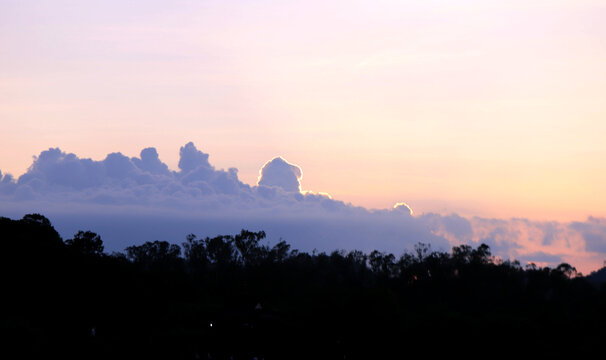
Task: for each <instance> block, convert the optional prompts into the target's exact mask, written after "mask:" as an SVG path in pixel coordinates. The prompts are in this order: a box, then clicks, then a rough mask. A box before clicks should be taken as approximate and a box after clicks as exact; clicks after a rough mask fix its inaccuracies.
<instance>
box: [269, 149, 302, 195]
mask: <svg viewBox="0 0 606 360" xmlns="http://www.w3.org/2000/svg"><path fill="white" fill-rule="evenodd" d="M302 178H303V172H302V171H301V168H300V167H298V166H297V165H293V164H291V163H289V162H288V161H286V160H284V159H283V158H282V157H280V156H278V157H276V158H273V159H272V160H271V161H268V162H267V163H265V165H263V168H261V171H260V172H259V182H258V185H260V186H275V187H279V188H281V189H282V190H284V191H287V192H301V179H302Z"/></svg>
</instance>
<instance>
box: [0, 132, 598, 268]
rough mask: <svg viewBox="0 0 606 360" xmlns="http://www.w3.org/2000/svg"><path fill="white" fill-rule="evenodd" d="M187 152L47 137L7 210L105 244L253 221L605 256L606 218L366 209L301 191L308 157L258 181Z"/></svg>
mask: <svg viewBox="0 0 606 360" xmlns="http://www.w3.org/2000/svg"><path fill="white" fill-rule="evenodd" d="M179 153H180V160H179V164H178V170H177V171H172V170H170V169H169V168H168V166H167V165H166V164H165V163H163V162H162V161H161V159H160V157H159V155H158V152H157V151H156V149H155V148H153V147H149V148H146V149H143V150H142V151H141V153H140V155H139V157H132V158H129V157H127V156H125V155H123V154H121V153H119V152H115V153H111V154H109V155H107V157H106V158H105V159H103V160H101V161H95V160H92V159H86V158H79V157H78V156H77V155H75V154H71V153H66V152H63V151H61V150H60V149H59V148H51V149H48V150H46V151H43V152H41V153H40V155H38V156H37V157H34V161H33V163H32V164H31V166H30V167H29V169H28V170H27V172H26V173H25V174H23V175H21V176H20V177H19V178H18V179H14V178H13V177H12V176H11V175H10V174H3V173H1V172H0V212H1V213H0V215H3V216H13V217H20V216H23V214H25V213H31V212H40V213H43V214H45V215H47V216H49V217H50V218H51V219H52V220H53V222H54V223H55V224H56V226H57V228H58V229H59V230H60V231H63V232H62V234H63V235H64V236H71V235H73V233H75V232H76V231H77V230H81V229H82V228H87V229H93V230H94V231H97V232H99V233H101V234H102V236H103V238H104V241H105V242H106V248H108V250H122V249H123V248H124V246H126V245H131V244H132V243H133V242H137V241H139V242H143V241H147V240H155V239H160V240H171V241H174V242H180V241H181V240H182V237H183V235H184V233H189V232H198V234H200V235H204V236H206V235H208V236H212V235H216V234H219V233H231V232H235V231H239V230H240V229H241V228H249V229H252V230H265V231H266V232H267V233H268V235H269V237H270V238H271V237H273V238H275V239H279V238H283V239H285V240H287V241H289V242H291V243H292V244H293V246H294V247H296V248H299V249H302V250H313V249H314V248H315V249H318V250H323V251H331V250H334V249H337V248H345V249H353V248H357V249H361V250H367V251H370V250H373V249H378V250H381V251H390V252H394V253H396V254H399V253H401V252H402V251H404V250H406V249H412V247H413V245H414V244H416V243H418V242H424V243H430V244H431V245H432V247H433V248H434V249H440V250H444V251H447V250H449V249H450V248H451V247H452V246H454V245H460V244H463V243H465V244H470V245H476V246H477V245H479V244H480V243H486V244H488V245H489V246H490V247H491V249H492V251H493V254H496V255H498V256H500V257H501V258H503V259H507V258H511V259H514V258H515V259H519V260H520V261H522V262H535V263H537V264H539V263H546V264H549V265H556V264H555V263H556V262H560V261H567V262H569V263H571V264H574V265H575V266H576V267H577V268H581V269H582V266H579V265H578V264H579V263H583V264H589V265H587V266H588V267H589V266H593V267H594V268H597V267H598V266H599V265H601V264H602V261H603V257H606V255H605V254H606V219H598V218H589V219H588V220H587V221H585V222H574V223H570V224H567V223H559V222H534V221H529V220H527V219H507V220H504V219H485V218H479V217H475V218H464V217H461V216H459V215H457V214H450V215H441V214H434V213H427V214H420V215H414V214H413V211H412V208H411V207H410V206H408V205H407V204H406V203H403V202H401V203H397V204H396V205H395V206H394V208H393V209H385V210H368V209H365V208H362V207H356V206H353V205H351V204H347V203H344V202H342V201H339V200H335V199H332V198H331V197H330V196H328V195H327V194H325V193H314V192H311V191H305V192H302V191H301V188H302V174H303V172H302V170H301V168H300V167H299V166H297V165H294V164H291V163H289V162H288V161H286V160H285V159H283V158H281V157H276V158H274V159H271V160H270V161H268V162H267V163H265V165H264V166H263V167H262V169H261V170H260V172H259V180H258V183H257V184H256V185H253V186H250V185H248V184H245V183H243V182H241V181H240V180H239V178H238V171H237V169H235V168H230V169H227V170H224V169H216V168H215V167H214V166H213V165H212V164H211V163H210V161H209V155H208V154H206V153H204V152H202V151H200V150H198V149H197V148H196V146H195V145H194V144H193V143H191V142H190V143H188V144H186V145H184V146H183V147H181V149H180V152H179ZM585 271H587V270H585Z"/></svg>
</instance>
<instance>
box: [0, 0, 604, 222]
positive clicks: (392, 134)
mask: <svg viewBox="0 0 606 360" xmlns="http://www.w3.org/2000/svg"><path fill="white" fill-rule="evenodd" d="M605 18H606V4H605V3H604V2H603V1H583V0H574V1H558V0H549V1H529V0H525V1H507V2H504V1H489V0H481V1H479V0H478V1H470V0H459V1H445V0H443V1H402V0H399V1H381V0H373V1H351V0H350V1H326V0H323V1H225V0H223V1H149V0H147V1H128V2H125V1H113V0H111V1H110V0H104V1H86V2H83V1H63V0H54V1H24V0H18V1H7V0H0V125H1V130H0V170H2V172H3V173H7V172H9V173H12V174H13V175H15V176H18V175H21V174H22V173H24V172H25V171H26V169H27V167H28V166H29V165H30V164H31V157H32V156H33V155H36V154H39V153H40V151H41V150H43V149H47V148H49V147H56V146H59V147H61V149H62V150H64V151H67V152H74V153H77V154H78V155H79V156H80V157H90V158H93V159H96V160H101V159H103V158H105V156H106V155H107V154H108V153H111V152H114V151H121V152H123V153H124V154H126V155H128V156H135V155H137V154H138V153H139V151H140V150H141V149H142V148H144V147H147V146H154V147H156V148H157V149H158V152H159V154H160V158H161V159H162V160H163V161H165V162H166V163H167V164H168V165H169V166H170V167H171V168H173V169H176V168H177V162H178V160H179V158H178V156H179V154H178V151H177V149H178V148H179V146H181V145H183V144H184V143H186V142H188V141H194V142H195V143H196V144H197V145H198V146H199V147H200V149H202V150H204V152H207V153H210V154H211V161H212V163H213V164H214V165H215V166H217V167H218V168H228V167H236V168H238V169H239V170H240V172H239V177H240V179H242V180H243V181H244V182H246V183H249V184H254V183H256V181H257V176H258V171H259V168H260V167H261V166H262V165H263V164H264V163H265V162H266V161H267V160H269V159H271V158H273V157H274V156H277V155H282V156H283V157H284V158H285V159H287V160H288V161H290V162H292V163H294V164H297V165H299V166H301V168H302V169H303V171H304V174H303V179H304V181H303V184H304V190H314V191H324V192H328V193H330V194H331V195H332V196H333V197H334V198H337V199H340V200H343V201H346V202H348V201H350V202H352V203H354V204H356V205H363V206H366V207H371V208H388V207H391V206H392V205H393V204H394V203H396V202H400V201H405V202H406V203H408V204H410V205H411V207H412V208H413V209H414V211H415V213H423V212H427V211H434V212H440V213H450V212H456V213H458V214H461V215H480V216H488V217H505V218H506V217H514V216H515V217H525V218H529V219H534V220H560V221H572V220H583V219H586V217H587V216H588V215H593V216H597V217H606V206H604V204H605V203H606V191H605V190H604V185H605V184H606V162H605V161H604V159H606V141H605V134H606V98H605V97H606V66H604V64H606V41H605V39H606V22H605V21H603V20H604V19H605Z"/></svg>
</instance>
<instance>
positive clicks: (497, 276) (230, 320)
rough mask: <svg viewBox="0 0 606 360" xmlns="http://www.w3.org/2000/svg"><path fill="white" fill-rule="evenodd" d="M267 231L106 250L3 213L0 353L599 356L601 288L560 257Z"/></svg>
mask: <svg viewBox="0 0 606 360" xmlns="http://www.w3.org/2000/svg"><path fill="white" fill-rule="evenodd" d="M184 230H185V229H184ZM264 237H265V234H264V233H263V232H259V233H253V232H248V231H242V232H241V233H240V234H237V235H235V236H218V237H215V238H206V239H197V238H196V237H195V236H193V235H190V236H188V237H187V238H186V240H185V242H184V243H183V245H182V246H177V245H170V244H169V243H166V242H159V241H155V242H148V243H145V244H142V245H140V246H131V247H129V248H127V249H126V251H125V253H123V254H122V253H118V254H116V253H114V254H111V255H108V254H105V253H104V252H103V244H102V242H101V239H100V238H99V237H98V236H97V235H96V234H94V233H91V232H79V233H78V234H76V235H75V236H74V238H73V239H68V240H66V241H63V240H62V239H61V238H60V237H59V235H58V234H57V232H56V231H55V230H54V229H53V227H52V225H51V224H50V222H49V221H48V219H46V218H45V217H43V216H41V215H36V214H34V215H26V216H25V217H24V218H23V219H21V220H11V219H8V218H0V249H1V250H0V281H1V289H2V292H1V296H2V311H1V313H0V339H1V343H2V346H1V348H0V352H2V353H0V357H1V358H4V359H9V358H18V357H24V358H34V357H36V358H48V357H50V356H60V358H80V359H97V358H108V359H109V358H111V359H116V358H128V359H138V358H148V359H149V358H162V359H209V358H212V359H230V358H233V359H253V358H254V357H256V358H258V359H262V358H264V359H291V358H306V359H319V358H328V359H344V358H347V359H351V358H408V357H412V356H413V355H415V356H418V355H419V354H420V355H425V356H436V355H438V356H439V355H451V356H453V355H465V356H478V357H479V356H482V357H485V356H492V355H505V356H508V355H509V356H519V355H523V354H529V353H534V354H538V355H542V356H552V355H562V354H564V353H571V355H573V356H577V357H578V356H584V355H585V356H587V355H589V354H595V353H596V352H597V353H598V354H599V353H601V352H602V349H603V342H604V339H606V338H605V335H606V327H605V326H606V321H605V320H606V288H605V287H604V286H600V285H599V284H595V283H591V282H590V281H588V279H587V278H583V277H580V276H576V275H577V274H576V272H575V270H574V268H573V267H572V266H570V265H568V264H561V265H560V266H558V267H557V268H555V269H550V268H538V267H536V266H532V265H530V266H526V267H521V266H520V265H519V264H518V263H517V262H499V261H496V260H495V259H494V258H493V257H492V256H491V253H490V249H489V248H488V247H487V246H485V245H481V246H479V247H478V248H475V249H474V248H472V247H469V246H460V247H455V248H453V249H452V252H450V253H442V252H433V251H431V249H430V248H429V246H427V245H424V244H418V246H416V247H415V251H414V252H412V253H405V254H403V255H402V256H401V257H400V258H396V257H395V256H393V255H391V254H384V253H380V252H373V253H371V254H363V253H361V252H358V251H352V252H337V251H336V252H333V253H331V254H325V253H313V254H308V253H304V252H298V251H296V250H291V249H290V247H289V245H288V244H286V243H285V242H280V243H278V244H276V245H275V246H273V247H268V246H266V245H262V242H261V241H262V239H263V238H264ZM15 354H19V356H15Z"/></svg>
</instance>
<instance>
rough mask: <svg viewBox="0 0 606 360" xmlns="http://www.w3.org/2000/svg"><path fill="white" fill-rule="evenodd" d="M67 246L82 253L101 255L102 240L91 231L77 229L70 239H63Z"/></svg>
mask: <svg viewBox="0 0 606 360" xmlns="http://www.w3.org/2000/svg"><path fill="white" fill-rule="evenodd" d="M65 244H66V245H67V246H68V248H70V249H72V250H73V251H75V252H77V253H80V254H82V255H89V256H100V255H103V241H101V237H100V236H99V235H97V234H96V233H94V232H92V231H82V230H80V231H78V233H76V234H75V235H74V237H73V238H72V239H68V240H65Z"/></svg>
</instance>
